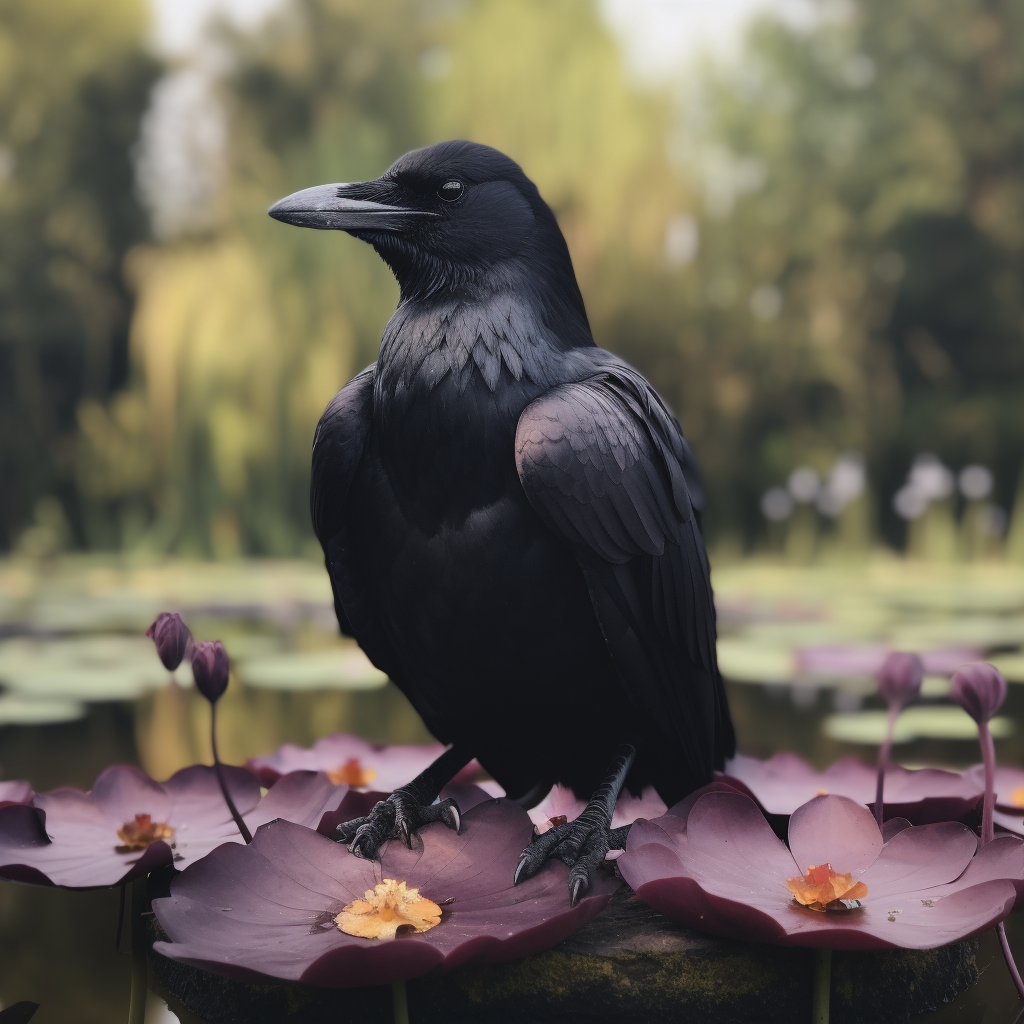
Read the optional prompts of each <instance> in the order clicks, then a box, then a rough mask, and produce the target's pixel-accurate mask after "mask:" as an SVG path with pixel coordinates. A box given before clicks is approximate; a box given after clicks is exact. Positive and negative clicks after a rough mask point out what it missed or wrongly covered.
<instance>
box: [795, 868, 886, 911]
mask: <svg viewBox="0 0 1024 1024" xmlns="http://www.w3.org/2000/svg"><path fill="white" fill-rule="evenodd" d="M786 887H787V888H788V889H789V891H790V892H791V893H792V894H793V896H794V898H795V899H796V901H797V903H799V904H800V905H801V906H804V907H807V908H808V910H818V911H821V912H822V913H824V912H825V911H826V910H845V909H846V908H845V907H843V906H830V904H835V903H836V902H837V901H838V900H860V899H863V898H864V897H865V896H867V894H868V887H867V886H866V885H865V884H864V883H863V882H854V880H853V875H851V874H850V872H849V871H847V872H846V873H845V874H842V875H840V874H839V873H838V872H835V871H833V870H832V865H831V864H818V865H814V864H812V865H811V866H810V867H809V868H808V869H807V874H806V875H797V876H796V878H787V879H786Z"/></svg>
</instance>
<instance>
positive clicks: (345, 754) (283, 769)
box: [245, 733, 480, 793]
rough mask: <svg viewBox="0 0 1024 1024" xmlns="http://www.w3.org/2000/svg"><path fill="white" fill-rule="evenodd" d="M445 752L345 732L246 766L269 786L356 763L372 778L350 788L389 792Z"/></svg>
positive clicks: (287, 747)
mask: <svg viewBox="0 0 1024 1024" xmlns="http://www.w3.org/2000/svg"><path fill="white" fill-rule="evenodd" d="M444 749H445V748H444V747H443V746H442V745H441V744H440V743H424V744H419V745H412V744H409V745H401V744H396V745H387V744H381V743H368V742H367V741H366V740H363V739H360V738H359V737H358V736H352V735H350V734H348V733H336V734H335V735H333V736H325V737H324V738H323V739H320V740H317V741H316V743H314V744H313V746H312V747H310V748H308V749H307V748H303V747H297V746H295V744H293V743H286V744H284V746H282V747H279V748H278V749H277V750H276V751H275V752H274V753H273V754H270V755H268V756H267V757H256V758H252V759H251V760H249V761H246V763H245V766H246V768H248V769H249V770H250V771H251V772H254V773H255V774H256V776H257V778H259V780H260V783H261V784H262V785H264V786H268V787H269V786H273V785H274V783H275V782H277V780H278V779H279V778H281V776H282V775H287V774H288V773H289V772H295V771H314V772H328V773H331V772H338V771H339V770H342V769H344V767H345V766H346V764H348V762H350V761H356V762H358V766H359V768H361V769H364V770H367V771H368V772H372V773H373V777H372V778H371V779H369V780H368V781H367V783H366V785H364V786H353V788H355V789H366V790H369V789H372V790H374V791H377V792H382V793H390V792H391V791H392V790H395V789H397V788H398V787H399V786H404V785H405V784H406V783H408V782H412V780H413V779H414V778H416V776H417V775H419V773H420V772H421V771H423V769H424V768H426V767H427V766H428V765H429V764H430V763H431V762H432V761H434V760H436V759H437V758H438V757H440V756H441V755H442V754H443V753H444ZM472 764H473V768H475V770H477V771H479V768H480V766H479V765H477V764H476V763H475V762H473V763H472ZM468 768H470V766H467V769H468ZM464 775H465V772H463V773H460V775H459V778H460V779H461V778H463V777H464ZM350 785H351V783H350Z"/></svg>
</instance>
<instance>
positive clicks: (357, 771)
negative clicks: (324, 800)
mask: <svg viewBox="0 0 1024 1024" xmlns="http://www.w3.org/2000/svg"><path fill="white" fill-rule="evenodd" d="M327 778H329V779H330V780H331V782H333V783H334V784H335V785H336V786H340V785H341V784H342V783H343V782H345V783H348V785H350V786H368V785H369V784H370V783H371V782H373V780H374V779H375V778H377V773H376V772H375V771H374V770H373V769H372V768H364V767H363V766H362V765H361V764H360V763H359V758H358V757H350V758H349V759H348V760H347V761H346V762H345V763H344V764H342V765H339V766H338V767H337V768H335V769H334V771H330V772H328V773H327Z"/></svg>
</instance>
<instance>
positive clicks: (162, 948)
mask: <svg viewBox="0 0 1024 1024" xmlns="http://www.w3.org/2000/svg"><path fill="white" fill-rule="evenodd" d="M276 788H277V787H275V789H276ZM271 792H273V790H272V791H271ZM532 832H533V825H532V823H531V821H530V819H529V817H528V815H527V814H526V812H525V811H524V810H522V809H521V808H520V807H518V806H517V805H516V804H514V803H512V802H510V801H507V800H489V799H487V800H484V801H483V802H481V803H479V804H477V805H476V806H475V807H472V808H471V809H470V810H468V811H467V812H466V813H465V814H464V815H463V817H462V829H461V831H460V832H459V833H458V834H456V833H455V832H453V831H452V830H451V829H448V828H445V827H444V826H443V825H441V824H436V823H435V824H431V825H428V826H426V828H424V829H423V830H422V832H421V839H422V842H421V843H418V844H416V847H415V848H414V849H411V850H410V849H408V848H407V847H405V846H404V845H403V844H402V843H400V842H390V843H388V844H387V845H386V846H385V847H384V849H383V851H382V856H381V860H380V862H379V863H378V862H377V861H368V860H363V859H361V858H359V857H353V856H352V855H351V854H350V853H349V852H348V850H346V849H345V847H343V846H340V845H338V844H337V843H334V842H332V841H331V840H330V839H327V838H325V837H324V836H321V835H319V834H317V833H316V832H313V831H311V830H310V829H307V828H302V827H301V826H299V825H294V824H292V823H290V822H286V821H275V822H272V823H271V824H269V825H266V826H264V827H263V828H261V829H259V831H258V832H257V833H256V835H255V837H254V839H253V842H252V843H251V845H249V846H244V847H243V846H239V845H237V844H230V845H225V846H222V847H220V848H219V849H217V850H214V852H213V853H212V854H210V856H208V857H206V858H204V859H203V860H202V861H199V862H198V863H196V864H193V865H191V866H190V867H188V868H187V869H186V870H185V871H184V872H183V873H182V874H181V875H180V876H179V877H177V878H175V880H174V881H173V882H172V883H171V895H170V896H169V897H167V898H165V899H158V900H155V901H154V902H153V910H154V912H155V913H156V917H157V920H158V921H159V923H160V925H161V927H162V928H163V929H164V931H165V932H166V934H167V935H168V936H169V938H170V941H169V942H157V943H155V944H154V949H155V951H156V952H157V953H160V954H162V955H164V956H168V957H171V958H172V959H174V960H179V961H181V962H183V963H189V964H194V965H196V966H198V967H201V968H204V969H206V970H211V971H215V972H217V973H220V974H225V975H227V976H229V977H234V978H243V979H260V978H264V979H265V978H279V979H284V980H287V981H301V982H303V983H306V984H310V985H320V986H325V987H328V988H346V987H353V986H361V985H380V984H385V983H388V982H394V981H401V980H405V979H409V978H415V977H418V976H420V975H422V974H425V973H426V972H427V971H430V970H432V969H434V968H440V969H441V970H445V971H447V970H451V969H452V968H455V967H458V966H461V965H463V964H466V963H498V962H501V961H505V960H512V959H515V958H517V957H522V956H527V955H529V954H531V953H536V952H539V951H540V950H542V949H546V948H547V947H549V946H552V945H554V944H555V943H557V942H560V941H561V940H562V939H564V938H566V936H568V935H570V934H571V933H572V932H573V931H575V930H576V929H577V928H578V927H580V925H582V924H584V923H586V922H587V921H589V920H590V919H591V918H592V917H593V916H594V915H595V914H597V913H598V911H600V910H601V909H602V908H603V907H604V905H605V904H606V903H607V902H608V899H609V897H610V896H611V894H612V893H613V892H614V890H615V889H616V887H617V886H618V882H617V881H616V880H614V879H613V878H612V877H611V875H610V874H601V875H600V876H598V877H596V878H595V879H594V881H593V883H592V885H591V888H590V890H589V891H588V893H587V895H586V896H584V897H583V899H582V900H581V901H580V902H579V904H577V906H576V907H575V908H573V907H570V905H569V900H568V897H567V895H566V879H567V876H568V868H566V867H565V865H563V864H561V863H558V862H556V861H552V862H549V863H548V864H546V865H545V866H544V869H543V870H542V871H540V872H539V873H538V874H537V875H536V876H535V877H533V878H531V879H529V880H528V881H526V882H523V883H522V884H521V885H519V886H518V887H517V888H513V887H512V876H513V873H514V871H515V866H516V862H517V861H518V859H519V854H520V851H521V850H522V849H523V847H524V846H525V845H526V844H527V843H528V842H529V841H530V836H531V834H532ZM403 883H404V885H403ZM381 886H384V891H381V888H380V887H381ZM412 890H415V899H416V900H420V901H429V903H430V904H432V905H433V908H431V907H429V906H427V907H426V908H425V911H424V910H423V908H422V907H421V906H420V904H419V903H414V905H413V906H412V907H410V908H408V910H407V911H405V910H403V906H402V904H403V901H406V900H407V898H409V893H410V892H411V891H412ZM382 911H383V912H382ZM435 911H440V914H439V915H438V914H437V913H436V912H435ZM392 913H398V914H399V916H400V917H401V919H402V920H403V924H404V925H405V926H406V927H405V930H407V931H411V932H412V934H399V935H398V936H397V937H395V938H389V937H387V936H388V934H389V932H390V929H389V928H386V927H384V926H385V925H387V923H388V918H389V917H390V915H391V914H392ZM375 914H376V916H377V917H378V919H379V920H378V922H377V926H376V927H375V928H374V927H367V923H366V920H365V919H366V918H367V917H371V918H372V917H373V916H374V915H375ZM354 916H355V917H358V918H361V919H362V920H360V921H359V922H358V924H357V926H356V927H355V928H354V929H353V930H357V931H360V932H362V933H364V934H374V935H376V936H378V937H375V938H365V937H362V935H353V934H346V933H345V932H343V931H342V930H341V926H343V925H344V926H346V927H350V928H351V927H352V919H353V917H354ZM438 916H439V917H440V923H438V924H436V925H434V924H433V923H432V922H433V921H434V920H436V919H437V918H438ZM336 918H337V919H339V920H337V921H336ZM369 923H370V924H371V925H372V924H373V923H374V922H373V921H372V920H371V921H370V922H369ZM420 929H422V930H420Z"/></svg>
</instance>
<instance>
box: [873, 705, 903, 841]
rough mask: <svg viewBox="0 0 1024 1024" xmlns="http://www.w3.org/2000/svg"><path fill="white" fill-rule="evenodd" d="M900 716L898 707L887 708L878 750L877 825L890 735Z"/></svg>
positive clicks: (887, 762) (880, 825)
mask: <svg viewBox="0 0 1024 1024" xmlns="http://www.w3.org/2000/svg"><path fill="white" fill-rule="evenodd" d="M899 716H900V709H899V708H898V707H896V706H893V707H891V708H889V723H888V725H887V726H886V728H885V740H884V741H883V742H882V746H881V747H880V748H879V750H878V785H877V786H876V787H875V821H877V822H878V827H879V828H881V827H882V818H883V815H882V811H883V809H884V804H883V796H884V794H885V769H886V766H887V765H888V764H889V752H890V751H891V750H892V736H893V733H894V732H895V730H896V719H897V718H899Z"/></svg>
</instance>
